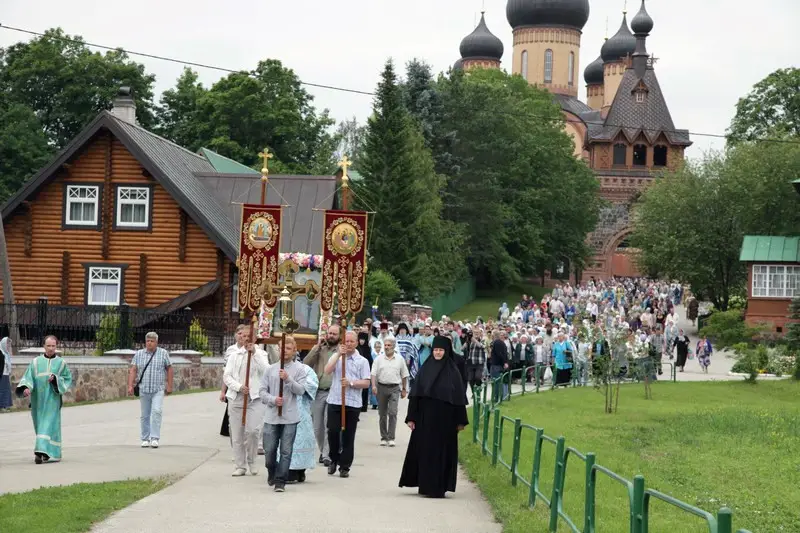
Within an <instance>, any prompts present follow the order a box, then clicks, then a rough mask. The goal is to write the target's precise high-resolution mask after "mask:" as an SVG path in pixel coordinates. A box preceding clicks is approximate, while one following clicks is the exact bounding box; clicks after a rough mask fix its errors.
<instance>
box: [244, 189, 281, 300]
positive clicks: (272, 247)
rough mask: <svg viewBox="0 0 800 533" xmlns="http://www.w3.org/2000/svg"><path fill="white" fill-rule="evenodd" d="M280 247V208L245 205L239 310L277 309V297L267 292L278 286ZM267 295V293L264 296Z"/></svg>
mask: <svg viewBox="0 0 800 533" xmlns="http://www.w3.org/2000/svg"><path fill="white" fill-rule="evenodd" d="M280 244H281V206H279V205H277V206H272V205H257V204H244V205H242V228H241V234H240V236H239V259H238V261H237V264H238V266H239V311H241V312H245V311H250V312H251V313H256V312H259V311H260V310H261V303H262V297H263V299H264V304H265V305H266V306H267V307H275V302H276V301H277V295H276V294H273V293H271V292H266V289H267V287H269V286H273V287H274V286H275V285H277V284H278V258H279V255H278V251H279V249H280ZM265 292H266V293H265Z"/></svg>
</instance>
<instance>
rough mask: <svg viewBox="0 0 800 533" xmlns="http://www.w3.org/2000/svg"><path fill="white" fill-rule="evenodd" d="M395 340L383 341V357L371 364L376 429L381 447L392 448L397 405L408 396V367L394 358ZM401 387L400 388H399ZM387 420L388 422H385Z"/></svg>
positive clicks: (400, 358) (400, 360)
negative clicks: (376, 404) (375, 400)
mask: <svg viewBox="0 0 800 533" xmlns="http://www.w3.org/2000/svg"><path fill="white" fill-rule="evenodd" d="M394 348H395V340H394V339H393V338H389V339H386V340H385V341H383V351H384V353H383V355H381V356H380V357H378V358H377V359H376V360H375V361H374V362H373V363H372V372H371V374H372V394H374V395H375V396H377V397H378V427H379V428H380V431H381V446H387V445H388V446H390V447H394V435H395V428H396V427H397V404H398V403H399V402H400V398H401V397H402V398H403V399H405V397H406V396H407V395H408V389H407V388H406V384H407V383H408V366H407V365H406V363H405V360H403V358H402V357H395V354H394ZM401 387H402V388H401ZM387 418H388V420H387Z"/></svg>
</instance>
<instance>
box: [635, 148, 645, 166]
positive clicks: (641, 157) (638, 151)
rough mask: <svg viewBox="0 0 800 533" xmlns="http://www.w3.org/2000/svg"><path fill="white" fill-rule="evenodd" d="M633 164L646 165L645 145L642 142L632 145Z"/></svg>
mask: <svg viewBox="0 0 800 533" xmlns="http://www.w3.org/2000/svg"><path fill="white" fill-rule="evenodd" d="M633 165H634V166H637V167H643V166H646V165H647V146H645V145H643V144H636V145H634V146H633Z"/></svg>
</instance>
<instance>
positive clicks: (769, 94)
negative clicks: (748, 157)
mask: <svg viewBox="0 0 800 533" xmlns="http://www.w3.org/2000/svg"><path fill="white" fill-rule="evenodd" d="M729 133H730V138H729V139H730V140H731V141H732V142H734V143H736V142H740V141H752V140H756V139H763V138H766V137H785V136H788V137H800V68H795V67H790V68H784V69H778V70H776V71H775V72H773V73H771V74H770V75H769V76H767V77H766V78H764V79H763V80H761V81H760V82H758V83H757V84H755V86H754V87H753V90H752V91H750V93H748V95H747V96H745V97H744V98H740V99H739V102H738V103H737V104H736V116H735V117H734V118H733V121H732V122H731V127H730V129H729Z"/></svg>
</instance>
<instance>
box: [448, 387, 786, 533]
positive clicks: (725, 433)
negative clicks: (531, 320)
mask: <svg viewBox="0 0 800 533" xmlns="http://www.w3.org/2000/svg"><path fill="white" fill-rule="evenodd" d="M798 395H800V383H797V382H794V381H788V380H787V381H777V382H763V383H758V384H756V385H749V384H746V383H743V382H716V383H715V382H698V383H657V384H654V385H653V397H654V399H653V400H649V401H648V400H645V399H644V390H643V385H625V386H623V388H622V391H621V395H620V402H619V412H618V413H617V414H615V415H607V414H603V397H602V396H601V395H600V394H599V393H598V392H597V391H595V390H593V389H591V388H578V389H573V390H559V391H547V392H542V393H540V394H531V395H526V396H524V397H521V396H515V397H514V398H513V399H512V400H511V401H510V402H509V403H508V404H503V407H502V408H501V413H502V414H503V415H505V416H509V417H511V418H517V417H519V418H521V419H522V421H523V423H528V424H531V425H533V426H538V427H542V428H544V430H545V434H547V435H550V436H552V437H558V436H560V435H563V436H565V437H566V445H567V447H569V446H572V447H575V448H577V449H578V450H579V451H581V452H584V453H585V452H595V453H596V455H597V463H598V464H600V465H602V466H605V467H607V468H609V469H611V470H612V471H614V472H616V473H617V474H619V475H621V476H623V477H625V478H627V479H633V476H635V475H636V474H641V475H643V476H644V478H645V487H646V488H653V489H656V490H659V491H661V492H664V493H666V494H669V495H671V496H673V497H675V498H677V499H679V500H682V501H684V502H686V503H688V504H691V505H694V506H697V507H699V508H701V509H704V510H706V511H709V512H711V513H713V514H716V512H717V511H718V510H719V509H720V507H723V506H727V507H729V508H731V509H732V510H733V513H734V515H733V519H734V531H736V530H737V528H746V529H749V530H751V531H752V532H753V533H773V532H776V531H800V515H798V512H797V509H800V490H798V487H800V403H798V401H797V399H798ZM470 414H471V410H470ZM470 429H471V428H470ZM533 435H534V433H532V432H529V431H525V430H523V433H522V439H521V446H520V450H521V451H520V465H519V470H518V471H519V472H520V473H522V474H524V476H525V478H526V479H530V475H531V470H532V465H533V460H532V457H533V449H534V441H535V439H534V437H533ZM489 441H491V427H490V432H489ZM512 444H513V424H507V423H506V424H504V428H503V444H502V457H503V458H504V459H505V460H506V462H508V463H509V464H510V463H511V451H512ZM543 450H544V452H543V454H542V466H541V472H542V474H541V479H542V492H543V493H544V494H546V495H547V496H548V498H549V497H550V493H551V491H552V483H553V472H554V457H555V447H554V446H553V445H551V444H549V443H545V447H544V448H543ZM460 453H461V455H460V457H461V460H462V463H463V464H464V466H465V468H466V470H467V472H468V475H469V477H470V478H471V479H472V480H473V481H476V482H477V483H478V485H479V487H480V488H481V490H482V492H483V494H484V495H485V496H486V497H487V499H488V500H489V502H490V503H491V504H492V507H493V509H494V512H495V515H496V517H497V519H498V520H500V521H501V522H503V524H504V526H505V527H504V531H505V532H506V533H517V532H518V533H522V532H525V533H528V532H530V531H546V530H547V529H546V528H547V524H548V517H549V510H548V509H547V507H546V506H545V505H544V502H541V501H537V503H536V505H535V507H534V509H533V510H529V509H528V508H527V491H528V489H527V487H525V486H524V485H523V484H522V483H519V484H518V487H517V488H512V487H511V485H510V479H511V474H510V472H509V471H508V470H507V469H506V468H504V467H503V466H501V465H499V464H498V465H497V466H496V467H492V466H491V455H487V456H483V455H481V452H480V446H479V445H473V444H472V433H471V432H470V431H465V432H464V433H463V434H462V438H461V442H460ZM573 459H575V458H574V457H571V458H570V460H569V461H568V464H567V474H566V481H565V490H564V496H565V497H564V509H565V511H566V512H567V514H568V515H569V516H570V517H571V518H572V519H573V520H574V521H575V522H577V523H578V524H579V527H581V528H582V523H583V508H584V490H585V481H584V479H585V468H584V464H583V463H582V462H581V461H578V460H574V461H573ZM596 502H597V512H596V517H597V531H602V532H603V533H616V532H620V533H622V532H625V533H627V532H628V531H629V530H628V522H629V518H628V512H629V511H628V509H629V507H628V500H627V493H626V492H625V489H624V488H623V486H622V485H620V484H617V483H615V482H613V481H611V480H610V479H609V478H606V477H604V476H601V475H599V474H598V482H597V486H596ZM704 524H705V522H704V521H703V520H701V519H699V518H696V517H693V516H692V515H689V514H688V513H684V512H681V511H679V510H678V509H676V508H674V507H671V506H669V505H667V504H664V503H661V502H659V501H656V500H653V501H652V502H651V505H650V531H654V532H660V531H668V532H670V533H684V532H686V533H695V532H697V533H699V532H703V531H705V532H708V528H707V527H704ZM559 531H569V528H568V527H567V525H566V524H565V523H564V521H563V520H561V521H560V522H559Z"/></svg>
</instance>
